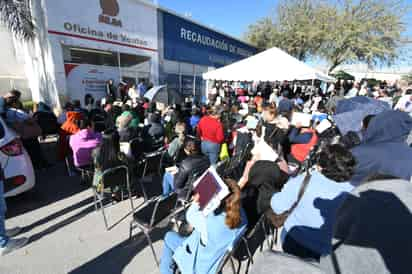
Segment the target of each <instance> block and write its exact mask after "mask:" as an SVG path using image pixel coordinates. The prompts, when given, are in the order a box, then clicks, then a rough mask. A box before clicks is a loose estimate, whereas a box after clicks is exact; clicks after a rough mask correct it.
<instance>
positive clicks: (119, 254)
mask: <svg viewBox="0 0 412 274" xmlns="http://www.w3.org/2000/svg"><path fill="white" fill-rule="evenodd" d="M167 231H168V228H162V229H156V230H154V231H153V232H152V233H151V237H152V241H153V243H155V242H157V241H159V240H162V239H163V237H164V235H165V234H166V232H167ZM147 246H148V243H147V241H146V238H145V237H144V235H143V233H139V234H137V235H136V236H135V237H134V238H132V240H131V241H129V240H128V239H127V240H125V241H123V242H122V243H120V244H118V245H116V246H114V247H113V248H111V249H109V250H107V251H106V252H104V253H103V254H101V255H100V256H98V257H96V258H94V259H93V260H91V261H89V262H87V263H85V264H83V265H81V266H79V267H77V268H76V269H74V270H72V271H70V272H69V274H89V273H105V274H112V273H113V274H119V273H122V272H123V269H124V268H125V267H126V266H127V265H128V264H129V263H130V262H131V261H132V260H133V258H134V257H135V256H136V255H138V253H139V252H141V251H142V250H143V249H145V248H146V247H147ZM157 255H158V256H160V254H157ZM149 256H152V253H151V252H150V255H149ZM150 263H152V264H153V269H155V268H156V267H157V266H156V263H155V260H154V259H153V258H152V257H148V260H147V264H150ZM132 273H141V272H140V271H139V269H135V270H133V272H132Z"/></svg>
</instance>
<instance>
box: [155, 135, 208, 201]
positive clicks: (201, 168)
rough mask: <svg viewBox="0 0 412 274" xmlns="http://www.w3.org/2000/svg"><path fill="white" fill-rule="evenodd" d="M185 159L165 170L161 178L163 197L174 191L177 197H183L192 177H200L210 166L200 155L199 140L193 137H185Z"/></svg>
mask: <svg viewBox="0 0 412 274" xmlns="http://www.w3.org/2000/svg"><path fill="white" fill-rule="evenodd" d="M183 150H184V154H186V158H185V159H184V160H183V161H182V162H180V164H179V166H178V167H177V166H174V167H171V168H168V169H166V173H165V175H164V177H163V195H165V196H166V195H168V194H169V193H171V192H172V191H174V190H175V191H176V192H177V193H178V194H179V196H181V197H185V196H186V194H187V189H188V187H189V186H188V182H189V180H190V179H193V178H192V176H194V175H197V176H200V175H202V174H203V173H204V172H205V171H206V169H208V168H209V166H210V161H209V158H208V157H207V156H206V155H204V154H202V152H201V147H200V140H198V139H196V138H195V137H193V136H187V137H186V139H185V141H184V144H183Z"/></svg>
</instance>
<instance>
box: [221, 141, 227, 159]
mask: <svg viewBox="0 0 412 274" xmlns="http://www.w3.org/2000/svg"><path fill="white" fill-rule="evenodd" d="M219 158H220V160H221V161H223V160H226V159H228V158H229V149H228V147H227V144H226V143H224V144H222V147H221V149H220V154H219Z"/></svg>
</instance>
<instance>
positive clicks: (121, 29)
mask: <svg viewBox="0 0 412 274" xmlns="http://www.w3.org/2000/svg"><path fill="white" fill-rule="evenodd" d="M46 2H47V4H46V6H47V19H48V27H49V33H52V34H58V35H66V36H70V37H76V38H84V39H90V40H94V41H101V42H106V41H107V42H109V43H111V44H118V45H125V46H132V47H137V48H142V49H145V50H151V51H156V50H157V15H156V9H155V8H153V7H150V6H148V5H144V4H142V3H139V2H138V1H135V0H88V1H84V0H70V1H67V0H46Z"/></svg>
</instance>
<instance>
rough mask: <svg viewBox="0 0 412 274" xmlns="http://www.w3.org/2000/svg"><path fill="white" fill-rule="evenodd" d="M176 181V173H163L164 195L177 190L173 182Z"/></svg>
mask: <svg viewBox="0 0 412 274" xmlns="http://www.w3.org/2000/svg"><path fill="white" fill-rule="evenodd" d="M173 182H174V175H172V174H171V173H170V172H167V171H166V172H165V174H164V175H163V182H162V186H163V196H167V195H169V194H170V193H171V192H173V190H175V185H174V184H173Z"/></svg>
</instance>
